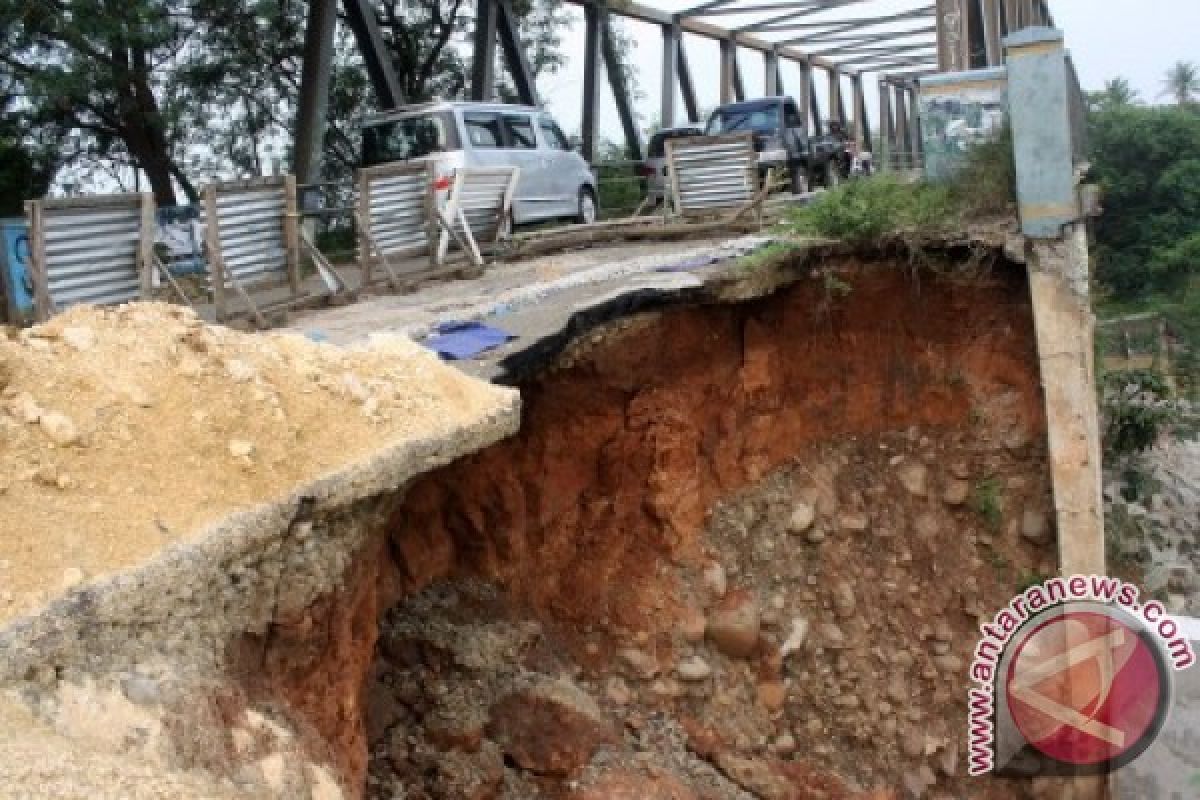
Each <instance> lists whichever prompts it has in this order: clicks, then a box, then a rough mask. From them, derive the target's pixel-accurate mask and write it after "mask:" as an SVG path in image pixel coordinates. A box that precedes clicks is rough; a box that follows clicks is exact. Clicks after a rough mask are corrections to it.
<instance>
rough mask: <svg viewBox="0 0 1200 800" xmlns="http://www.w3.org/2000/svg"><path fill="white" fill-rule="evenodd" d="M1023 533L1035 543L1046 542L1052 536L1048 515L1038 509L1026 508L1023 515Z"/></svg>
mask: <svg viewBox="0 0 1200 800" xmlns="http://www.w3.org/2000/svg"><path fill="white" fill-rule="evenodd" d="M1021 535H1022V536H1024V537H1025V538H1026V539H1028V540H1029V541H1031V542H1034V543H1035V544H1041V543H1043V542H1045V541H1046V540H1047V539H1048V538H1049V536H1050V529H1049V526H1048V525H1047V524H1046V515H1045V514H1044V513H1043V512H1041V511H1039V510H1037V509H1033V508H1027V509H1025V513H1024V514H1022V515H1021Z"/></svg>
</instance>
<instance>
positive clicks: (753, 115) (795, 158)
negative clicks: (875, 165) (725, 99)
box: [704, 97, 849, 193]
mask: <svg viewBox="0 0 1200 800" xmlns="http://www.w3.org/2000/svg"><path fill="white" fill-rule="evenodd" d="M704 132H705V133H706V134H707V135H709V136H717V135H720V134H726V133H746V132H748V133H752V134H754V149H755V150H757V151H758V154H759V156H758V158H759V167H760V169H761V170H762V171H763V172H764V173H765V172H766V171H767V170H768V169H771V168H775V169H781V168H786V169H787V171H788V174H789V177H790V180H791V189H792V192H793V193H800V192H803V191H805V190H806V189H808V188H809V187H811V186H815V185H816V184H818V183H820V184H823V185H825V186H836V185H837V184H839V183H841V181H842V179H843V178H845V177H847V175H848V174H849V164H848V163H847V159H846V136H845V134H844V133H842V132H838V131H835V130H832V129H831V130H829V131H828V132H825V133H821V134H819V135H817V136H809V135H808V134H807V133H806V131H805V127H804V120H803V118H802V117H801V116H800V110H799V108H798V107H797V106H796V101H795V100H793V99H792V98H790V97H764V98H761V99H758V100H748V101H745V102H742V103H729V104H727V105H723V106H720V107H718V108H717V109H716V110H715V111H713V112H712V115H711V116H710V117H709V118H708V126H707V127H706V128H705V131H704Z"/></svg>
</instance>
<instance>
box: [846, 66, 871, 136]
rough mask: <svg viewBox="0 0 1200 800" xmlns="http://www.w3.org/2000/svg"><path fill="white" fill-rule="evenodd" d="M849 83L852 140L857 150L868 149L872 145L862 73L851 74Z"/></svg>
mask: <svg viewBox="0 0 1200 800" xmlns="http://www.w3.org/2000/svg"><path fill="white" fill-rule="evenodd" d="M850 85H851V87H852V88H853V90H854V140H855V142H856V143H857V144H858V148H859V150H865V149H869V148H870V147H871V146H872V145H871V121H870V118H869V115H868V114H867V95H866V91H865V90H864V88H863V77H862V75H853V76H851V78H850Z"/></svg>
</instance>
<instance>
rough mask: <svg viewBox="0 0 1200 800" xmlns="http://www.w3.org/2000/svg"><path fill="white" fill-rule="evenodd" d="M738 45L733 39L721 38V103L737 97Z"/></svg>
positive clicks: (730, 101)
mask: <svg viewBox="0 0 1200 800" xmlns="http://www.w3.org/2000/svg"><path fill="white" fill-rule="evenodd" d="M736 73H737V45H736V44H734V43H733V39H728V38H726V39H722V40H721V105H725V104H726V103H732V102H733V100H734V97H736V94H735V93H736V87H735V85H734V83H735V81H736V77H735V76H736Z"/></svg>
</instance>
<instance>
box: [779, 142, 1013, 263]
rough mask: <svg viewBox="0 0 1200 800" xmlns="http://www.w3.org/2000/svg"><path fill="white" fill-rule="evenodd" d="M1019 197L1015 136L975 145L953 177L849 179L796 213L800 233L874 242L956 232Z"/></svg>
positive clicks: (1003, 209)
mask: <svg viewBox="0 0 1200 800" xmlns="http://www.w3.org/2000/svg"><path fill="white" fill-rule="evenodd" d="M1015 197H1016V166H1015V165H1014V162H1013V150H1012V135H1011V133H1009V132H1008V131H1007V130H1006V131H1004V132H1003V133H1002V134H1001V135H1000V136H998V137H997V138H996V139H994V140H991V141H987V142H981V143H979V144H977V145H975V146H974V147H973V148H972V149H971V152H970V153H969V154H968V156H967V159H966V161H965V163H964V165H963V167H962V168H961V170H960V171H959V173H958V174H957V175H956V176H955V177H954V178H953V179H952V180H950V181H948V182H944V183H934V182H930V181H918V182H916V183H910V182H905V181H902V180H900V179H899V178H897V177H896V176H894V175H889V174H884V175H879V176H877V177H875V178H871V179H869V180H859V181H850V182H849V183H847V184H844V185H843V186H841V187H839V188H838V189H835V190H833V191H829V192H826V193H824V194H823V195H822V196H821V197H820V198H818V199H817V200H816V201H815V202H814V203H812V204H811V205H809V206H807V207H805V208H801V209H797V210H796V211H794V212H793V214H792V217H791V220H790V225H791V228H792V230H793V231H795V232H796V233H800V234H806V235H815V236H823V237H827V238H831V239H840V240H843V241H847V242H851V243H854V244H871V243H874V242H878V241H880V240H881V239H883V238H885V237H887V236H892V235H904V234H912V233H915V234H933V233H938V232H942V231H948V230H953V229H954V228H955V227H960V226H961V225H962V223H963V222H964V221H966V220H970V219H975V218H979V217H985V216H991V215H996V214H1005V213H1011V211H1012V205H1013V199H1014V198H1015Z"/></svg>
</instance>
